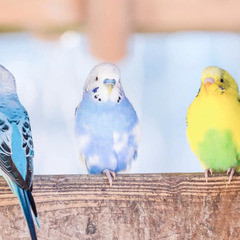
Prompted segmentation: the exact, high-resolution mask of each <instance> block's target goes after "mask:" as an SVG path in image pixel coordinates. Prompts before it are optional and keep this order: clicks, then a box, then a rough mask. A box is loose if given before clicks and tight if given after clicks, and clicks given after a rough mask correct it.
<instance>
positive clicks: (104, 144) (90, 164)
mask: <svg viewBox="0 0 240 240" xmlns="http://www.w3.org/2000/svg"><path fill="white" fill-rule="evenodd" d="M75 115H76V116H75V132H76V136H77V140H78V147H79V152H80V158H81V159H82V160H84V161H85V164H86V167H87V169H88V172H89V173H90V174H98V173H105V174H106V175H107V178H108V180H109V184H110V186H111V185H112V178H115V173H117V172H119V171H124V170H126V169H127V168H128V167H129V166H130V165H131V163H132V161H133V160H134V159H136V157H137V150H138V145H139V141H140V127H139V121H138V117H137V114H136V112H135V110H134V108H133V107H132V105H131V103H130V102H129V100H128V99H127V97H126V96H125V94H124V91H123V88H122V85H121V80H120V70H119V68H118V67H117V66H115V65H114V64H111V63H101V64H99V65H97V66H95V67H94V68H93V69H92V71H91V72H90V73H89V75H88V78H87V80H86V82H85V86H84V92H83V97H82V100H81V102H80V103H79V105H78V106H77V108H76V113H75Z"/></svg>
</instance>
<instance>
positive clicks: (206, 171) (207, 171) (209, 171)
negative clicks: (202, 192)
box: [205, 168, 213, 182]
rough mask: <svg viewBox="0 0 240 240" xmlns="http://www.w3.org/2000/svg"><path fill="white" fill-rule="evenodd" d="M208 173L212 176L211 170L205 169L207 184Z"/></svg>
mask: <svg viewBox="0 0 240 240" xmlns="http://www.w3.org/2000/svg"><path fill="white" fill-rule="evenodd" d="M208 173H210V174H211V175H213V170H212V169H211V168H207V169H205V179H206V182H208Z"/></svg>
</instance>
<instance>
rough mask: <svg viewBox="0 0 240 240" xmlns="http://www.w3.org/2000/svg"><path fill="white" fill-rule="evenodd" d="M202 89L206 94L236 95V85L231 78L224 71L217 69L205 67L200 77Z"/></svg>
mask: <svg viewBox="0 0 240 240" xmlns="http://www.w3.org/2000/svg"><path fill="white" fill-rule="evenodd" d="M201 82H202V89H204V90H205V92H206V93H207V94H218V93H224V92H229V93H233V94H237V95H238V94H239V93H238V85H237V83H236V81H235V80H234V79H233V77H232V76H231V75H230V74H229V73H228V72H227V71H226V70H224V69H221V68H218V67H207V68H205V69H204V70H203V71H202V75H201Z"/></svg>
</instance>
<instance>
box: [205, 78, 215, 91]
mask: <svg viewBox="0 0 240 240" xmlns="http://www.w3.org/2000/svg"><path fill="white" fill-rule="evenodd" d="M212 83H215V80H214V78H212V77H209V78H205V79H204V87H205V89H206V91H207V90H208V87H209V86H210V85H211V84H212Z"/></svg>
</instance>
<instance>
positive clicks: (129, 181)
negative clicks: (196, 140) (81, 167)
mask: <svg viewBox="0 0 240 240" xmlns="http://www.w3.org/2000/svg"><path fill="white" fill-rule="evenodd" d="M239 190H240V176H234V177H233V180H232V182H231V184H230V185H229V184H228V177H227V176H224V175H214V176H213V177H210V179H209V182H208V183H206V182H205V179H204V174H203V173H201V174H200V173H197V174H132V175H120V174H119V175H118V176H117V179H116V180H115V181H114V183H113V187H111V188H110V187H109V186H108V184H107V181H106V177H105V176H102V175H91V176H90V175H61V176H35V178H34V191H33V195H34V197H35V201H36V204H37V208H38V212H39V220H40V224H41V229H38V230H37V234H38V239H39V240H41V239H50V240H55V239H56V240H74V239H89V240H91V239H94V240H95V239H96V240H97V239H109V240H128V239H129V240H135V239H136V240H138V239H140V240H144V239H147V240H150V239H152V240H155V239H157V240H161V239H165V240H175V239H177V240H178V239H202V240H205V239H239V236H240V195H239ZM0 239H1V240H8V239H9V240H10V239H11V240H23V239H24V240H26V239H29V233H28V228H27V225H26V223H25V220H24V218H23V215H22V212H21V209H20V206H19V204H18V201H17V199H16V198H15V197H13V195H12V193H11V191H10V190H9V188H8V186H7V184H6V183H5V181H4V180H3V178H0Z"/></svg>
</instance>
